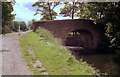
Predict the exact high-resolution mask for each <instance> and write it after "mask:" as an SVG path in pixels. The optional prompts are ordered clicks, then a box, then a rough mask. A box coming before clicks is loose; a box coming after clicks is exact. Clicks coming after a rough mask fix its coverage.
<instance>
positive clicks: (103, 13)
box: [78, 2, 120, 52]
mask: <svg viewBox="0 0 120 77" xmlns="http://www.w3.org/2000/svg"><path fill="white" fill-rule="evenodd" d="M84 5H85V6H84V9H83V10H81V11H80V12H79V13H78V16H80V18H87V19H94V20H95V23H101V24H103V25H104V26H101V27H102V28H104V32H105V33H104V35H103V40H102V42H103V44H101V47H102V48H103V49H107V50H108V49H112V51H113V52H114V51H117V52H118V51H120V21H119V20H120V12H119V10H120V2H88V3H84ZM106 47H107V48H106Z"/></svg>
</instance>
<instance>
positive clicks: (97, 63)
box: [70, 50, 120, 75]
mask: <svg viewBox="0 0 120 77" xmlns="http://www.w3.org/2000/svg"><path fill="white" fill-rule="evenodd" d="M70 52H71V53H72V54H73V55H74V56H75V57H76V59H77V60H80V59H83V61H85V62H87V63H88V64H89V65H91V66H92V67H95V68H96V69H98V70H100V73H101V74H102V75H104V74H107V75H120V64H119V63H118V62H117V61H118V58H117V57H116V56H117V55H114V54H110V53H109V54H106V53H104V54H103V53H94V52H90V53H82V52H84V51H82V52H81V51H80V50H79V51H70Z"/></svg>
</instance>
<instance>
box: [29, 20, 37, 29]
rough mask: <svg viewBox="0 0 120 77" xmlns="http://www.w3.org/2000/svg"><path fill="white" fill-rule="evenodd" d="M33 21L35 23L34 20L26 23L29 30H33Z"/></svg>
mask: <svg viewBox="0 0 120 77" xmlns="http://www.w3.org/2000/svg"><path fill="white" fill-rule="evenodd" d="M34 21H35V20H34V19H32V20H31V21H29V22H28V27H29V28H30V29H33V22H34Z"/></svg>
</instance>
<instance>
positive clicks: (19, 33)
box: [18, 25, 20, 35]
mask: <svg viewBox="0 0 120 77" xmlns="http://www.w3.org/2000/svg"><path fill="white" fill-rule="evenodd" d="M18 33H19V35H20V25H19V31H18Z"/></svg>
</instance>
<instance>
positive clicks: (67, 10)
mask: <svg viewBox="0 0 120 77" xmlns="http://www.w3.org/2000/svg"><path fill="white" fill-rule="evenodd" d="M64 4H65V6H64V7H63V8H61V9H60V14H61V15H64V17H67V16H69V17H72V19H74V16H76V15H77V14H76V13H77V12H78V11H79V8H78V6H79V4H80V2H77V1H75V0H74V1H73V2H64Z"/></svg>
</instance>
